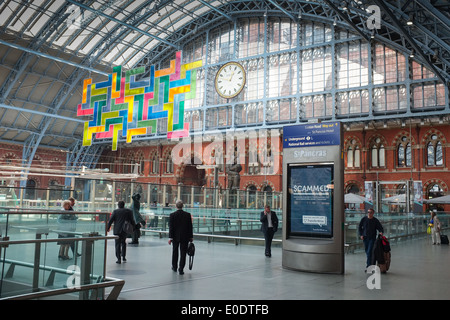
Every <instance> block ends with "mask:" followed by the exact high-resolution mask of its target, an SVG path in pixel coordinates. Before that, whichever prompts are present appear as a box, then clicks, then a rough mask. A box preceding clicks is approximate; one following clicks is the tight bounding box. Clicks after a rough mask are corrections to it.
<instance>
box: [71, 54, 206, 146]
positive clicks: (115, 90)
mask: <svg viewBox="0 0 450 320" xmlns="http://www.w3.org/2000/svg"><path fill="white" fill-rule="evenodd" d="M201 66H202V61H201V60H200V61H196V62H191V63H186V64H181V51H178V52H177V53H176V58H175V60H171V61H170V67H169V68H167V69H162V70H155V66H151V67H150V76H149V77H148V78H145V79H137V77H138V76H139V75H141V74H143V73H145V71H146V70H145V67H139V68H136V69H132V70H128V71H125V76H123V74H122V67H121V66H118V67H114V68H113V73H112V74H110V75H109V76H108V80H106V81H104V82H98V83H92V79H85V80H84V82H83V100H82V103H80V104H79V105H78V110H77V116H86V115H92V116H93V118H92V120H90V121H86V122H85V123H84V134H83V146H90V145H91V144H92V136H93V135H94V134H95V138H96V139H106V138H112V150H114V151H115V150H117V144H118V140H119V136H120V135H122V137H124V138H126V142H127V143H130V142H131V141H132V138H133V136H136V135H146V134H154V133H156V128H157V121H158V120H161V119H167V138H168V139H171V138H177V137H185V136H188V135H189V123H185V122H184V101H185V99H192V98H194V97H195V92H196V79H197V70H196V68H199V67H201Z"/></svg>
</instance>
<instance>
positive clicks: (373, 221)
mask: <svg viewBox="0 0 450 320" xmlns="http://www.w3.org/2000/svg"><path fill="white" fill-rule="evenodd" d="M373 215H374V210H373V209H372V208H370V209H369V210H367V216H365V217H363V218H362V219H361V221H360V222H359V227H358V231H359V236H360V237H361V240H362V241H363V242H364V250H365V251H366V257H367V260H366V268H367V267H369V266H370V265H371V264H372V253H373V245H374V244H375V240H376V238H377V230H378V232H379V233H380V235H383V226H382V225H381V223H380V221H379V220H378V219H377V218H375V217H374V216H373Z"/></svg>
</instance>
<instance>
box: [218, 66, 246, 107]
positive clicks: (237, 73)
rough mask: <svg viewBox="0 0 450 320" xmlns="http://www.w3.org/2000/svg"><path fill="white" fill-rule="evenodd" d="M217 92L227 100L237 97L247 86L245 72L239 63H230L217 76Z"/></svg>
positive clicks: (221, 68)
mask: <svg viewBox="0 0 450 320" xmlns="http://www.w3.org/2000/svg"><path fill="white" fill-rule="evenodd" d="M215 85H216V91H217V93H218V94H219V95H220V96H221V97H223V98H226V99H230V98H233V97H236V96H237V95H238V94H239V93H240V92H241V91H242V89H243V88H244V85H245V70H244V68H243V67H242V66H241V65H240V64H239V63H237V62H228V63H226V64H224V65H223V66H222V67H220V69H219V71H218V72H217V74H216V81H215Z"/></svg>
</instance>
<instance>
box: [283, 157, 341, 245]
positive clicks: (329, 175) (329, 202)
mask: <svg viewBox="0 0 450 320" xmlns="http://www.w3.org/2000/svg"><path fill="white" fill-rule="evenodd" d="M333 168H334V166H333V164H332V163H330V164H301V165H299V164H290V165H288V179H287V184H288V185H287V190H288V193H287V195H288V196H287V236H288V237H290V236H292V237H295V236H298V237H313V238H317V237H318V238H332V237H333V188H334V172H333Z"/></svg>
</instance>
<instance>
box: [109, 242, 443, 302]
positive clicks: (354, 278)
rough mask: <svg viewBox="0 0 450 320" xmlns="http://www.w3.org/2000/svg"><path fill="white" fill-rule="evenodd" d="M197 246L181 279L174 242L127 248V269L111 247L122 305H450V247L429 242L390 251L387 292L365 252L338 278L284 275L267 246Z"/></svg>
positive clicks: (278, 253) (348, 261)
mask: <svg viewBox="0 0 450 320" xmlns="http://www.w3.org/2000/svg"><path fill="white" fill-rule="evenodd" d="M130 241H131V240H130V239H128V240H127V242H130ZM194 243H195V246H196V251H195V252H196V253H195V258H194V265H193V268H192V270H189V268H188V267H187V266H186V268H185V273H184V275H179V274H178V273H175V272H173V271H172V270H171V251H172V248H171V246H169V244H168V243H167V238H161V239H160V238H159V237H157V236H143V237H141V239H140V243H139V244H138V245H132V244H128V245H127V262H126V263H122V264H117V263H116V258H115V254H114V240H109V241H108V249H107V266H106V275H107V276H109V277H113V278H118V279H124V280H125V285H124V287H123V289H122V291H121V293H120V295H119V300H172V301H173V300H233V301H237V300H258V301H264V300H353V299H357V300H443V299H444V300H448V299H450V247H449V246H448V245H440V246H438V245H431V243H430V240H429V239H425V238H423V239H417V240H406V241H404V242H400V243H398V244H392V245H391V249H392V251H391V252H392V263H391V268H390V269H389V271H388V272H387V273H386V274H381V278H380V282H379V283H380V286H381V288H380V289H376V288H374V289H369V288H368V286H367V279H368V278H369V277H370V275H369V274H366V273H365V272H364V267H365V253H364V252H358V253H348V254H345V273H344V274H342V275H335V274H318V273H309V272H299V271H293V270H288V269H285V268H283V267H282V262H281V258H282V249H281V245H279V244H278V245H277V246H274V247H273V248H272V257H271V258H267V257H265V255H264V247H263V246H262V245H243V244H241V245H235V244H234V243H223V242H212V243H208V242H206V241H203V240H198V241H194Z"/></svg>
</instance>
